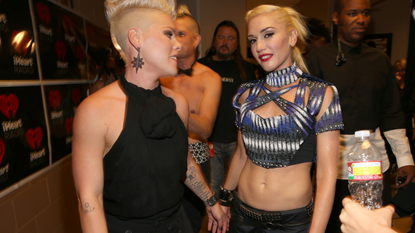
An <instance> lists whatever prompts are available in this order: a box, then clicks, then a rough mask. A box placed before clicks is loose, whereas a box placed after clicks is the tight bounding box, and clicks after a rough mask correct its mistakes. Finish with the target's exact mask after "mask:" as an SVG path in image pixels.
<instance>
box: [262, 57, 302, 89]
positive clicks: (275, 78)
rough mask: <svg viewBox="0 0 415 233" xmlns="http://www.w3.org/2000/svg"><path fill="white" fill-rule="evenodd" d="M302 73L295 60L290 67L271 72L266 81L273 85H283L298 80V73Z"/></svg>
mask: <svg viewBox="0 0 415 233" xmlns="http://www.w3.org/2000/svg"><path fill="white" fill-rule="evenodd" d="M302 73H303V72H301V70H300V69H299V68H298V67H297V64H296V63H295V62H294V64H293V65H292V66H290V67H287V68H285V69H282V70H277V71H273V72H271V73H269V74H268V75H267V77H266V82H267V84H268V85H270V86H271V87H283V86H285V85H288V84H290V83H293V82H295V81H297V79H298V76H297V75H301V74H302Z"/></svg>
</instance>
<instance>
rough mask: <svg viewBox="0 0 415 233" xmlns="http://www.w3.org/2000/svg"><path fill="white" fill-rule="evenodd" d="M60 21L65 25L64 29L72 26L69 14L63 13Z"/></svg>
mask: <svg viewBox="0 0 415 233" xmlns="http://www.w3.org/2000/svg"><path fill="white" fill-rule="evenodd" d="M62 22H63V26H64V27H65V29H66V31H68V30H69V29H72V28H73V21H72V18H71V17H70V16H67V15H63V17H62Z"/></svg>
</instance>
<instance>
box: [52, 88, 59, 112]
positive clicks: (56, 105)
mask: <svg viewBox="0 0 415 233" xmlns="http://www.w3.org/2000/svg"><path fill="white" fill-rule="evenodd" d="M49 103H50V105H52V107H53V109H55V110H58V109H59V106H60V105H61V93H60V92H59V91H58V90H56V91H50V92H49Z"/></svg>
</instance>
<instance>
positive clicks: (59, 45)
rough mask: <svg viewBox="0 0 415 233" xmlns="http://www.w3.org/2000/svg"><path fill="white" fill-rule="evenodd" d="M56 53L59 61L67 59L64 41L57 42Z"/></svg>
mask: <svg viewBox="0 0 415 233" xmlns="http://www.w3.org/2000/svg"><path fill="white" fill-rule="evenodd" d="M55 51H56V54H57V55H58V57H59V59H61V60H63V59H65V55H66V47H65V43H63V42H62V41H56V42H55Z"/></svg>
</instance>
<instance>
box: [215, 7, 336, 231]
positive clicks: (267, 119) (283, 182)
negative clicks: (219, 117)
mask: <svg viewBox="0 0 415 233" xmlns="http://www.w3.org/2000/svg"><path fill="white" fill-rule="evenodd" d="M246 22H247V24H248V41H249V43H250V44H251V50H252V54H253V55H254V57H255V59H256V60H257V61H258V63H259V64H260V65H261V66H262V68H264V70H265V71H267V72H270V73H269V74H268V75H267V77H266V78H264V79H260V80H256V81H251V82H248V83H246V84H243V85H241V87H240V88H239V90H238V92H237V94H236V95H235V97H234V103H233V104H234V107H235V108H236V110H237V119H236V125H237V126H238V128H239V132H238V147H237V150H236V152H235V154H234V156H233V159H232V162H231V165H230V169H229V173H228V175H227V178H226V181H225V184H224V185H223V187H221V192H220V195H219V196H220V203H221V204H222V206H223V209H224V210H225V212H227V213H230V214H231V221H230V226H229V228H230V232H324V231H325V228H326V225H327V222H328V218H329V215H330V211H331V207H332V203H333V198H334V190H335V183H336V174H337V153H338V150H339V129H342V128H343V122H342V116H341V110H340V105H339V98H338V94H337V90H336V88H335V87H334V86H332V85H331V84H329V83H327V82H324V81H322V80H320V79H318V78H315V77H311V76H309V75H307V68H306V66H305V64H304V62H303V59H302V56H301V53H300V51H299V49H298V47H297V42H301V43H304V42H305V39H306V37H307V33H308V32H307V29H306V27H305V23H304V21H303V19H302V16H301V15H300V14H299V13H297V12H296V11H295V10H293V9H291V8H288V7H278V6H272V5H261V6H258V7H256V8H254V9H253V10H251V11H249V12H248V13H247V15H246ZM315 158H316V159H317V174H316V182H317V189H316V194H315V198H314V201H313V188H312V184H311V179H310V167H311V164H312V162H313V161H314V159H315ZM236 189H237V192H235V190H236ZM233 193H234V195H233V205H232V209H231V210H229V207H228V206H229V205H230V201H231V200H232V194H233ZM313 209H314V211H313Z"/></svg>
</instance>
